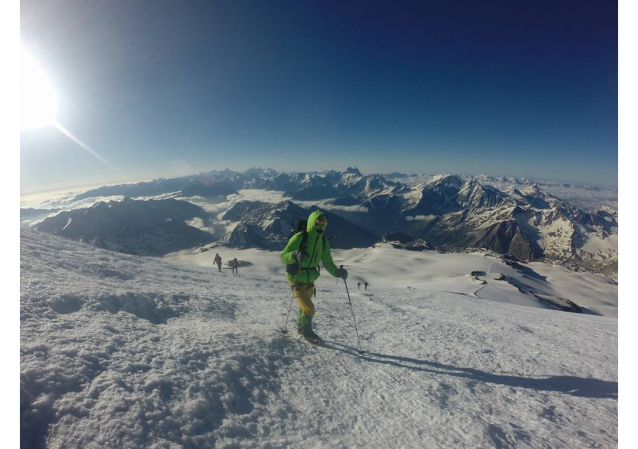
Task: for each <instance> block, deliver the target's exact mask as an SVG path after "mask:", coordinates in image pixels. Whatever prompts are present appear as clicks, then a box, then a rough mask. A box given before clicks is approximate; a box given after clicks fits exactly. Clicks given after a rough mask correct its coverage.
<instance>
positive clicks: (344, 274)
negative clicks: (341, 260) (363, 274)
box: [337, 267, 348, 279]
mask: <svg viewBox="0 0 638 449" xmlns="http://www.w3.org/2000/svg"><path fill="white" fill-rule="evenodd" d="M337 277H338V278H341V279H348V270H346V269H345V268H343V267H340V268H338V269H337Z"/></svg>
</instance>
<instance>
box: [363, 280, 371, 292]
mask: <svg viewBox="0 0 638 449" xmlns="http://www.w3.org/2000/svg"><path fill="white" fill-rule="evenodd" d="M368 285H370V284H368V281H365V282H364V283H363V286H364V287H365V290H367V289H368Z"/></svg>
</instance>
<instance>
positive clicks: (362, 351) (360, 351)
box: [342, 265, 365, 354]
mask: <svg viewBox="0 0 638 449" xmlns="http://www.w3.org/2000/svg"><path fill="white" fill-rule="evenodd" d="M342 267H343V265H342ZM343 283H344V285H345V286H346V294H347V295H348V303H349V304H350V311H351V312H352V321H353V322H354V331H355V332H356V333H357V343H359V354H364V353H365V351H364V350H363V349H361V340H359V330H358V329H357V320H356V319H355V318H354V309H353V308H352V301H350V292H349V291H348V283H347V282H346V280H345V279H344V280H343Z"/></svg>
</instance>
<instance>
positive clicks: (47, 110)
mask: <svg viewBox="0 0 638 449" xmlns="http://www.w3.org/2000/svg"><path fill="white" fill-rule="evenodd" d="M20 53H21V55H20V71H21V78H20V90H21V96H22V104H21V109H20V112H21V117H20V129H21V130H26V129H35V128H42V127H44V126H50V125H54V124H55V123H56V119H57V114H58V97H57V95H56V93H55V90H54V89H53V84H51V81H50V80H49V78H48V77H47V76H46V74H45V73H44V70H42V67H41V66H40V64H38V62H37V61H36V60H35V59H33V57H31V55H30V54H29V53H27V51H26V50H25V49H24V48H21V52H20Z"/></svg>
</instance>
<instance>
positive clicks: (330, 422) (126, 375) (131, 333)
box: [20, 231, 618, 448]
mask: <svg viewBox="0 0 638 449" xmlns="http://www.w3.org/2000/svg"><path fill="white" fill-rule="evenodd" d="M388 248H390V249H387V251H388V252H389V251H396V252H397V253H396V254H398V252H399V251H400V252H401V254H412V255H414V254H416V255H417V256H419V254H422V253H414V252H411V251H405V250H395V249H391V247H390V246H389V245H388ZM374 251H377V253H375V252H372V253H363V250H361V252H360V253H356V252H355V253H353V254H354V255H357V254H359V255H358V256H357V257H358V258H359V259H361V264H359V267H358V268H357V266H356V265H354V263H353V264H351V265H352V266H351V268H350V270H351V273H352V279H355V277H356V276H357V269H359V270H364V269H365V267H373V266H374V262H373V260H374V258H375V257H376V258H378V257H380V256H379V254H381V253H378V251H386V250H384V249H383V248H376V249H374ZM340 254H341V255H343V254H346V252H337V253H336V254H335V257H336V260H337V262H339V261H340V257H342V256H340ZM375 254H376V255H375ZM392 254H395V253H394V252H392ZM204 256H205V254H200V255H198V257H204ZM414 257H416V256H414ZM419 257H420V256H419ZM427 257H430V258H431V259H432V261H431V260H430V259H426V260H424V262H423V263H424V265H423V266H424V267H427V270H426V271H428V272H430V273H431V272H432V270H431V269H432V267H434V266H436V264H435V263H434V262H433V260H435V258H436V257H439V258H441V260H442V261H443V262H444V263H448V262H445V261H444V258H452V259H453V260H454V262H453V263H454V264H455V265H458V264H459V263H465V264H467V265H468V266H469V265H476V267H477V271H476V273H474V275H473V276H470V274H469V270H468V271H467V273H468V274H467V275H466V276H465V277H464V278H463V279H465V281H464V282H466V283H467V284H463V285H459V288H458V290H456V291H453V290H451V288H452V287H453V285H454V284H453V283H452V282H451V281H450V280H449V279H447V278H446V277H445V276H440V277H438V278H436V279H435V278H430V279H429V280H424V281H423V282H421V284H419V286H418V289H417V290H406V287H405V286H401V288H399V287H397V286H392V285H390V284H389V282H390V280H388V279H386V282H385V284H384V283H382V282H379V283H378V285H377V284H375V281H374V280H371V286H370V288H369V289H368V290H367V291H364V290H363V289H362V290H356V287H353V285H355V283H356V280H351V285H350V294H351V297H352V305H353V311H354V313H355V314H356V319H357V324H358V329H359V333H360V335H361V345H362V346H363V348H364V349H365V350H367V351H368V352H366V353H365V354H363V355H361V354H359V353H358V352H357V340H356V336H355V334H354V329H353V325H352V319H351V311H350V308H349V306H348V301H347V298H346V296H345V289H344V286H343V282H341V283H337V282H336V281H335V279H334V278H330V277H328V276H327V275H325V273H324V276H323V277H322V278H320V280H319V281H318V283H317V287H318V292H317V298H316V306H317V315H316V317H315V321H314V324H315V327H316V330H317V332H318V333H319V334H320V335H322V336H323V337H324V338H325V340H326V345H325V347H322V348H317V347H313V346H310V345H308V344H306V343H304V342H300V341H298V340H297V339H296V338H295V337H294V336H293V335H292V333H291V334H288V335H289V336H283V335H282V334H281V333H279V332H278V329H279V328H280V327H281V326H282V325H283V324H284V320H285V317H286V312H287V310H288V306H289V301H290V290H289V288H288V286H287V283H286V282H285V281H284V280H283V277H280V276H275V277H273V276H272V275H269V274H268V272H264V273H262V274H259V273H257V274H255V273H251V272H249V271H248V268H247V269H246V270H244V271H243V272H242V273H241V274H240V275H239V276H233V275H232V274H229V273H227V272H225V270H224V272H222V273H216V272H214V271H211V269H210V267H208V268H203V267H197V266H188V265H179V264H178V263H177V262H176V261H174V262H173V263H167V262H166V261H163V260H159V259H156V258H146V257H139V256H130V255H125V254H120V253H114V252H109V251H106V250H103V249H99V248H96V247H93V246H89V245H86V244H83V243H79V242H75V241H71V240H66V239H64V238H60V237H57V236H52V235H49V234H45V233H40V232H34V231H22V233H21V271H20V274H21V284H20V285H21V302H20V305H21V309H20V319H21V332H20V338H21V347H20V352H21V364H20V365H21V366H20V392H21V403H20V419H21V446H22V447H24V448H27V447H28V448H42V447H51V448H54V447H55V448H58V447H60V448H62V447H64V448H98V447H99V448H102V447H118V448H120V447H121V448H138V447H149V448H177V447H186V448H210V447H233V448H254V447H271V448H284V447H310V448H352V447H366V448H388V447H414V448H422V447H499V448H507V447H517V448H518V447H574V448H576V447H615V446H616V445H617V418H618V411H617V405H618V404H617V392H618V374H617V362H618V360H617V343H618V340H617V321H616V320H615V319H613V318H608V317H601V316H595V315H584V314H573V313H564V312H559V311H553V310H548V309H543V308H532V307H521V306H518V305H513V304H504V303H498V302H494V301H486V300H480V299H477V298H475V297H472V295H471V293H472V292H473V291H475V290H476V289H477V288H480V287H481V285H480V284H479V283H478V282H477V280H476V279H478V278H483V279H488V281H489V282H490V283H494V284H495V285H497V286H500V285H505V286H506V285H507V284H505V283H499V282H496V281H493V279H492V277H497V276H498V274H499V271H500V270H505V269H506V268H508V267H507V266H506V265H505V264H503V263H502V262H501V261H500V259H498V258H488V257H485V256H482V255H471V254H467V255H464V254H457V255H445V254H443V255H438V256H437V255H435V254H430V255H428V256H427ZM211 258H212V255H211ZM416 260H417V259H415V261H416ZM446 260H447V259H446ZM366 261H367V262H366ZM363 265H365V267H364V266H363ZM422 269H423V268H422ZM464 269H465V268H464ZM508 269H509V268H508ZM550 269H551V267H546V268H545V270H550ZM552 273H553V272H552ZM510 274H511V275H512V276H515V272H513V271H512V272H511V273H510ZM547 276H549V275H547ZM455 279H456V278H455ZM380 280H381V278H379V281H380ZM453 282H457V281H456V280H453ZM459 282H460V281H459ZM428 286H430V288H426V287H428ZM483 286H484V287H486V288H485V289H484V290H483V291H481V292H480V293H479V294H480V295H481V297H483V296H485V295H488V294H491V293H490V292H496V291H497V290H496V288H497V287H496V286H495V287H491V290H490V288H487V287H490V285H487V286H485V285H483ZM445 289H448V290H450V291H451V292H450V293H447V292H445V291H443V290H445ZM503 291H505V290H503ZM458 292H466V295H461V294H458ZM512 294H515V293H512ZM488 296H489V295H488ZM485 299H489V298H485ZM295 308H296V307H295V306H294V305H293V313H291V315H294V313H295V312H296V310H295ZM288 327H289V328H290V329H291V330H292V327H293V323H292V320H290V321H289V322H288Z"/></svg>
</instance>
